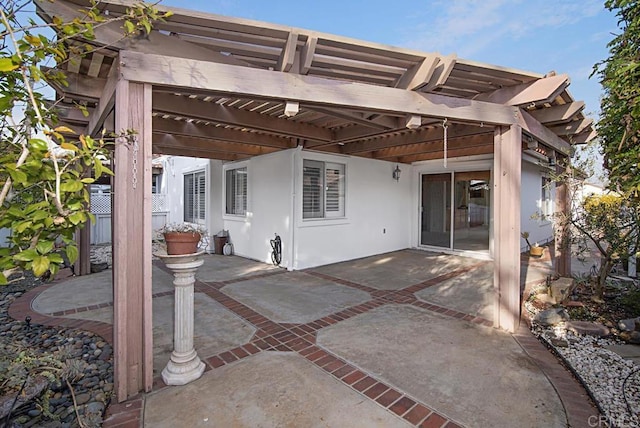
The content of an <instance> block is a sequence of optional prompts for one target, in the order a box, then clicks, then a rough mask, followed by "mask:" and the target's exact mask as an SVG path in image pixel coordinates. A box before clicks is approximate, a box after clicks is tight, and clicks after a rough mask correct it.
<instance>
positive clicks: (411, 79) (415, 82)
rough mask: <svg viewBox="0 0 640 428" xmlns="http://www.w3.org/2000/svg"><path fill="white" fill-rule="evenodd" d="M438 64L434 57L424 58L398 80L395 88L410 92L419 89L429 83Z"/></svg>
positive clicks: (437, 58)
mask: <svg viewBox="0 0 640 428" xmlns="http://www.w3.org/2000/svg"><path fill="white" fill-rule="evenodd" d="M439 62H440V58H439V57H437V56H436V55H427V56H425V57H424V59H423V60H422V61H420V62H419V63H418V64H416V65H414V66H413V67H411V68H409V69H408V70H407V71H406V72H405V73H404V74H403V75H402V76H400V78H398V80H397V82H396V84H395V87H396V88H399V89H408V90H410V91H413V90H416V89H420V88H421V87H423V86H424V85H426V84H428V83H429V81H430V80H431V77H432V76H433V72H434V71H435V69H436V66H437V65H438V63H439Z"/></svg>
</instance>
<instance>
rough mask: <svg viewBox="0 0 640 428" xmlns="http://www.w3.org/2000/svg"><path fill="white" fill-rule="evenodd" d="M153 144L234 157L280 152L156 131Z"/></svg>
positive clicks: (276, 149) (273, 149)
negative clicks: (227, 154) (226, 154)
mask: <svg viewBox="0 0 640 428" xmlns="http://www.w3.org/2000/svg"><path fill="white" fill-rule="evenodd" d="M153 144H154V146H155V145H157V146H158V147H174V148H182V149H189V148H192V149H194V150H202V151H209V152H220V153H230V154H232V155H237V154H241V155H248V156H258V155H264V154H267V153H273V152H276V151H278V150H279V149H278V148H273V147H265V146H256V145H250V144H243V143H231V142H226V141H219V140H212V139H203V138H196V137H188V136H184V135H170V134H162V133H158V132H156V130H154V134H153Z"/></svg>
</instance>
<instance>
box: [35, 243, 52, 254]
mask: <svg viewBox="0 0 640 428" xmlns="http://www.w3.org/2000/svg"><path fill="white" fill-rule="evenodd" d="M36 250H38V252H39V253H40V254H47V253H49V252H51V251H52V250H53V241H44V240H42V241H40V242H38V243H37V244H36Z"/></svg>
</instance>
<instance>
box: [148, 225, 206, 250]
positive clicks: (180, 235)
mask: <svg viewBox="0 0 640 428" xmlns="http://www.w3.org/2000/svg"><path fill="white" fill-rule="evenodd" d="M159 232H160V233H162V234H163V235H164V242H165V243H166V245H167V254H169V255H179V254H193V253H196V252H197V251H198V244H200V240H201V239H202V235H204V234H206V233H207V229H206V228H205V227H204V226H202V225H200V224H194V223H168V224H166V225H164V226H163V227H162V228H160V229H159Z"/></svg>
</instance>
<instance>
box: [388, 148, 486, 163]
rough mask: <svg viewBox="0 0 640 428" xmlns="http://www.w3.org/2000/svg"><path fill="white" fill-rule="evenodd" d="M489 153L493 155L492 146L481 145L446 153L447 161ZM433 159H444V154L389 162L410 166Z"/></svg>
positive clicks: (427, 154)
mask: <svg viewBox="0 0 640 428" xmlns="http://www.w3.org/2000/svg"><path fill="white" fill-rule="evenodd" d="M490 153H493V144H481V145H478V146H470V147H463V148H460V149H454V150H451V151H448V152H447V159H453V158H459V157H463V156H477V155H487V154H490ZM435 159H444V153H443V152H442V151H439V152H431V153H420V154H415V155H407V156H399V157H397V158H395V159H389V160H390V161H395V162H399V163H407V164H411V163H413V162H421V161H426V160H435Z"/></svg>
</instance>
